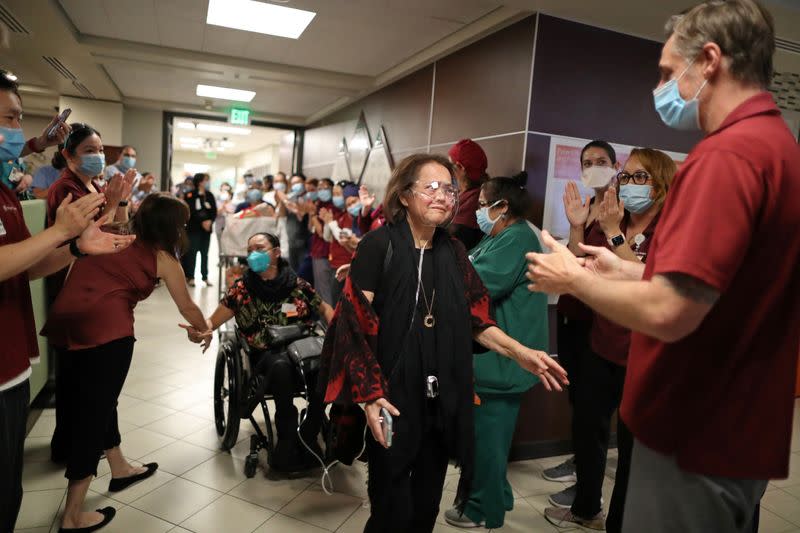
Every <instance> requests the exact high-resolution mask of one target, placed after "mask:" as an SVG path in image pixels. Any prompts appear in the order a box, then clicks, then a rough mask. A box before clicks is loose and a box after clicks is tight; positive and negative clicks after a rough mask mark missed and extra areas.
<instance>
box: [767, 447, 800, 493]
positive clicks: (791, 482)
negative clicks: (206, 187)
mask: <svg viewBox="0 0 800 533" xmlns="http://www.w3.org/2000/svg"><path fill="white" fill-rule="evenodd" d="M772 484H773V485H775V486H776V487H780V488H786V487H793V486H797V485H800V453H793V454H792V456H791V457H790V459H789V477H787V478H786V479H777V480H773V481H772Z"/></svg>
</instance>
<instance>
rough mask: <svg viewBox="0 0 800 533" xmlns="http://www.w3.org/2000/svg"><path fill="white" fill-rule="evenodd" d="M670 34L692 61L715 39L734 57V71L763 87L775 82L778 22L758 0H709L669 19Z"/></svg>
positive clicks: (668, 29)
mask: <svg viewBox="0 0 800 533" xmlns="http://www.w3.org/2000/svg"><path fill="white" fill-rule="evenodd" d="M665 29H666V33H667V37H672V36H674V37H675V48H676V50H677V51H678V53H680V54H681V55H682V56H683V58H684V59H686V60H687V61H691V60H693V59H695V58H696V57H697V56H699V55H700V53H701V52H702V50H703V46H704V45H705V44H706V43H716V44H717V46H719V48H720V50H722V54H723V55H724V56H725V57H727V58H729V59H730V61H731V64H730V71H731V75H732V76H733V77H734V78H735V79H737V80H740V81H743V82H746V83H754V84H757V85H759V86H760V87H762V88H767V87H769V85H770V83H771V82H772V56H773V54H774V53H775V24H774V22H773V20H772V15H771V14H770V12H769V11H767V9H766V8H765V7H764V6H762V5H761V4H760V3H758V2H757V1H756V0H708V1H706V2H703V3H702V4H699V5H697V6H695V7H693V8H692V9H690V10H688V11H686V12H685V13H684V14H681V15H674V16H673V17H671V18H670V19H669V21H667V25H666V28H665Z"/></svg>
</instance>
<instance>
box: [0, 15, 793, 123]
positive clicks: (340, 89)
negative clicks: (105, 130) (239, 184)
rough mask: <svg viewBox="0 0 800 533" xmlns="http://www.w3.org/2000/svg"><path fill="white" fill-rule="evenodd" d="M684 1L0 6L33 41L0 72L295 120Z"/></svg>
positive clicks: (115, 95) (41, 86)
mask: <svg viewBox="0 0 800 533" xmlns="http://www.w3.org/2000/svg"><path fill="white" fill-rule="evenodd" d="M261 1H269V0H261ZM692 1H693V0H659V1H658V2H641V0H602V1H600V0H592V1H589V0H288V5H290V6H291V7H297V8H301V9H307V10H310V11H314V12H316V13H317V16H316V17H315V18H314V19H313V20H312V22H311V24H310V25H309V26H308V28H307V29H306V30H305V32H304V33H303V35H302V36H301V37H300V38H299V39H297V40H293V39H285V38H280V37H271V36H267V35H261V34H257V33H252V32H246V31H240V30H233V29H227V28H221V27H218V26H210V25H207V24H206V23H205V18H206V14H207V9H208V0H0V4H2V5H3V6H4V7H5V8H6V10H7V11H9V12H10V13H11V14H12V16H14V17H15V18H16V19H17V20H18V21H19V22H20V23H21V24H22V25H23V26H25V27H26V28H27V30H28V31H29V33H30V34H29V35H26V34H20V33H12V34H11V37H12V39H11V46H12V48H11V52H12V53H11V54H9V53H8V52H7V51H0V54H2V57H0V64H2V65H3V66H5V67H7V68H10V69H12V70H13V71H14V72H15V73H17V75H18V76H19V77H20V80H21V81H22V82H23V84H24V86H23V93H24V95H25V103H26V110H28V112H29V113H31V112H32V113H36V112H37V111H39V112H46V113H48V114H49V113H50V112H51V111H52V108H53V106H54V105H57V97H58V95H59V94H66V95H72V96H87V94H85V93H83V94H82V92H81V90H80V87H78V86H76V85H75V84H74V83H73V80H72V79H70V78H67V77H65V76H63V75H62V74H59V73H58V72H57V71H56V70H54V69H53V68H52V67H51V66H50V65H49V64H47V63H46V62H45V61H43V60H42V57H43V56H53V57H56V58H57V59H58V60H59V61H60V62H61V63H62V64H63V65H64V66H65V67H66V68H67V69H68V70H69V71H70V72H71V73H72V75H74V77H75V78H77V80H76V81H78V82H79V83H80V84H82V85H83V86H85V87H86V88H87V89H88V90H89V91H90V93H91V96H93V97H96V98H100V99H105V100H111V101H121V102H123V103H124V104H126V105H130V106H139V107H148V108H153V109H164V110H170V111H176V112H186V113H198V112H200V113H207V114H208V113H211V114H215V115H217V116H222V115H224V114H226V113H227V110H228V109H229V108H230V107H231V104H232V103H231V102H227V101H223V100H207V99H204V98H201V97H197V96H195V87H196V85H197V84H198V83H206V84H211V85H221V86H225V87H232V88H238V89H249V90H254V91H256V93H257V94H256V97H255V99H254V100H253V101H252V102H251V104H250V108H251V109H252V110H253V118H255V119H260V120H266V121H272V122H277V123H282V124H292V125H302V124H307V123H309V122H310V121H312V120H316V119H318V118H320V117H321V116H324V115H325V114H326V113H329V112H331V111H333V110H335V109H338V108H340V107H343V106H345V105H347V104H348V103H350V102H352V101H354V100H356V99H358V98H360V97H361V96H363V95H365V94H367V93H369V92H371V91H374V90H376V89H378V88H380V87H382V86H385V85H387V84H388V83H391V82H392V81H394V80H396V79H398V78H400V77H402V76H404V75H406V74H408V73H410V72H413V71H414V70H416V69H418V68H420V67H421V66H424V65H426V64H429V63H430V62H431V61H434V60H435V59H437V58H439V57H442V56H444V55H446V54H448V53H451V52H452V51H454V50H457V49H458V48H460V47H463V46H465V45H467V44H469V43H471V42H474V41H476V40H478V39H480V38H481V37H483V36H485V35H488V34H490V33H492V32H495V31H497V30H498V29H501V28H503V27H505V26H508V25H509V24H512V23H514V22H516V21H518V20H521V19H522V18H524V17H526V16H528V15H530V14H531V13H533V12H536V11H541V12H544V13H548V14H552V15H555V16H559V17H563V18H568V19H571V20H577V21H580V22H585V23H588V24H593V25H596V26H599V27H605V28H609V29H614V30H617V31H622V32H625V33H630V34H633V35H639V36H643V37H646V38H651V39H661V37H662V28H663V23H664V21H665V20H666V18H667V17H668V15H670V14H672V13H675V12H678V11H680V10H682V9H683V8H685V7H686V5H688V4H691V3H692ZM767 2H769V4H768V5H769V7H770V9H771V10H772V12H773V14H774V15H775V21H776V29H777V33H778V35H779V36H780V37H783V38H785V39H789V40H792V41H796V42H800V12H799V11H798V10H797V6H798V5H800V0H767ZM281 3H282V4H283V3H284V2H281ZM7 56H8V57H7ZM621 61H624V59H623V58H621ZM776 70H779V71H782V72H800V54H790V53H788V52H778V54H776Z"/></svg>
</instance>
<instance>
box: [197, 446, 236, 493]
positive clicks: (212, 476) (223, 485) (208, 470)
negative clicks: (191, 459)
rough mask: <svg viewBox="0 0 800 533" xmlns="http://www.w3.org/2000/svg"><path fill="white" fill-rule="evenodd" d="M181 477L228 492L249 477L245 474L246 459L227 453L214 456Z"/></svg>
mask: <svg viewBox="0 0 800 533" xmlns="http://www.w3.org/2000/svg"><path fill="white" fill-rule="evenodd" d="M181 477H183V478H184V479H188V480H189V481H194V482H195V483H199V484H201V485H203V486H206V487H209V488H212V489H215V490H218V491H221V492H228V491H230V490H231V489H233V488H234V487H236V486H238V485H240V484H241V483H242V481H244V480H245V479H247V478H246V477H245V475H244V461H240V460H239V459H236V458H235V457H233V456H231V455H230V454H227V453H221V454H219V455H216V456H214V457H212V458H211V459H209V460H208V461H206V462H205V463H202V464H200V465H198V466H196V467H194V468H193V469H191V470H189V471H188V472H186V473H185V474H183V475H182V476H181Z"/></svg>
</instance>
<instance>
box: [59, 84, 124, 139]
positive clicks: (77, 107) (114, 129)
mask: <svg viewBox="0 0 800 533" xmlns="http://www.w3.org/2000/svg"><path fill="white" fill-rule="evenodd" d="M67 107H68V108H70V109H72V114H71V115H70V117H69V119H68V120H69V122H85V123H86V124H89V125H90V126H91V127H93V128H94V129H96V130H97V131H99V132H100V135H101V136H102V137H103V144H107V145H109V146H122V144H123V143H122V104H118V103H115V102H102V101H99V100H87V99H85V98H75V97H72V96H61V97H60V98H59V99H58V108H59V109H65V108H67Z"/></svg>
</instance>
